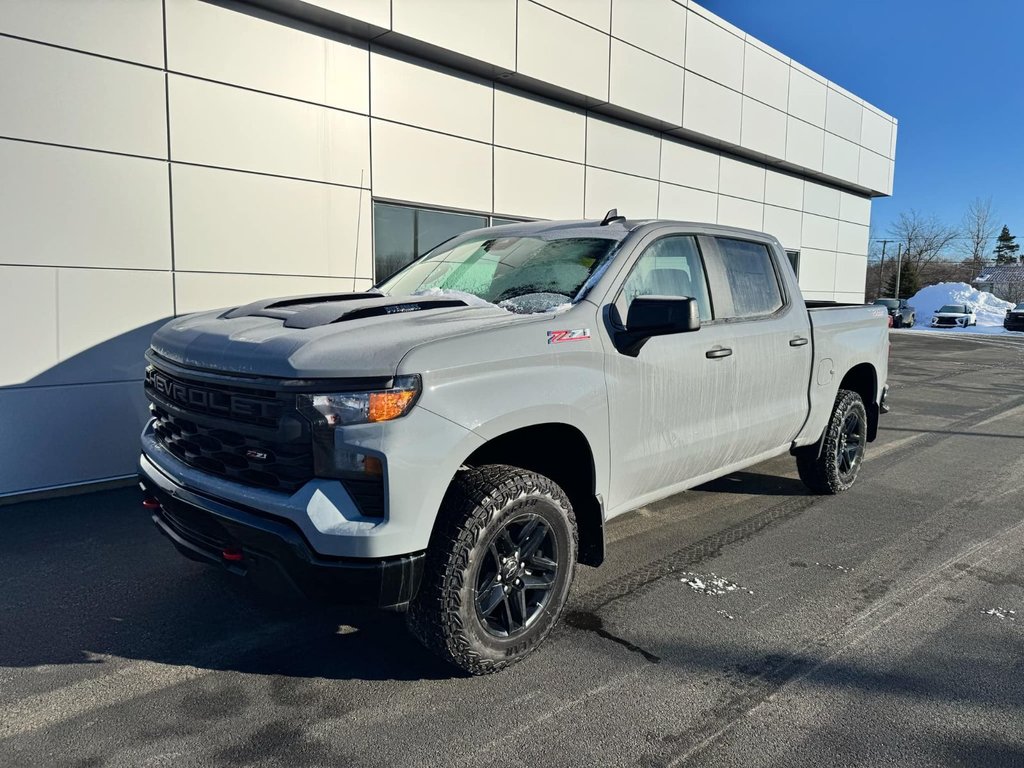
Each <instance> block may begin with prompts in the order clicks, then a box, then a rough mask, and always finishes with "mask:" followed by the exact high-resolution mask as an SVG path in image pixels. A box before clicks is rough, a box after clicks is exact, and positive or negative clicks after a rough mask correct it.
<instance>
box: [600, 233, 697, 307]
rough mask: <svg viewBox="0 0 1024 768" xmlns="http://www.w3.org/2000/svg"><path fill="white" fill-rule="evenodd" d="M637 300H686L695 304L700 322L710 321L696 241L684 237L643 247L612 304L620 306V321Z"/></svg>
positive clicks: (676, 236)
mask: <svg viewBox="0 0 1024 768" xmlns="http://www.w3.org/2000/svg"><path fill="white" fill-rule="evenodd" d="M637 296H689V297H690V298H693V299H696V300H697V306H698V308H699V310H700V319H701V320H703V321H708V320H710V319H711V302H710V300H709V299H708V286H707V280H706V279H705V277H704V265H703V264H702V263H701V260H700V251H698V250H697V242H696V240H695V239H694V238H693V237H690V236H688V235H670V236H669V237H663V238H661V239H660V240H656V241H655V242H653V243H651V244H650V245H649V246H647V249H646V250H645V251H644V252H643V253H642V254H640V258H639V259H637V262H636V264H635V265H634V266H633V271H632V272H630V273H629V277H627V278H626V282H625V283H624V284H623V286H622V293H621V294H620V297H619V301H618V302H616V304H617V305H618V304H619V303H620V302H621V306H620V307H619V310H620V314H621V316H622V317H623V318H625V317H626V316H627V313H628V311H629V305H630V304H631V303H632V301H633V299H635V298H636V297H637Z"/></svg>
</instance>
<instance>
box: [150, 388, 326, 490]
mask: <svg viewBox="0 0 1024 768" xmlns="http://www.w3.org/2000/svg"><path fill="white" fill-rule="evenodd" d="M146 395H147V397H148V398H149V400H150V402H151V406H150V410H151V411H152V413H153V417H154V419H155V421H154V423H153V429H154V432H155V434H156V438H157V440H158V441H159V442H160V444H161V445H163V447H164V448H166V449H167V450H168V452H170V453H171V455H173V456H174V457H175V458H177V459H178V460H180V461H182V462H184V463H185V464H188V465H189V466H190V467H195V468H196V469H199V470H202V471H204V472H209V473H210V474H214V475H219V476H220V477H225V478H228V479H230V480H234V481H236V482H240V483H245V484H246V485H255V486H259V487H261V488H271V489H274V490H280V491H289V492H291V491H295V490H297V489H298V488H300V487H302V485H304V484H305V483H306V482H307V481H309V480H310V479H312V477H313V473H314V471H313V448H312V440H311V437H310V432H309V425H308V423H307V422H306V421H305V419H303V418H302V416H300V415H299V414H298V412H297V411H296V410H295V396H294V395H288V394H280V395H279V394H277V393H274V392H268V391H265V390H251V389H243V388H239V389H234V388H231V387H226V386H223V385H219V384H218V385H212V384H208V383H206V382H202V383H199V382H193V381H189V380H186V379H183V378H179V377H175V376H170V375H169V374H167V373H165V372H164V371H161V370H159V369H157V368H150V369H149V370H148V371H147V373H146Z"/></svg>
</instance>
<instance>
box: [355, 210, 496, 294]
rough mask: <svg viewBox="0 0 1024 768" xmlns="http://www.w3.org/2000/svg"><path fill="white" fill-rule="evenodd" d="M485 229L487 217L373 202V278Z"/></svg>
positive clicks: (384, 274) (380, 276) (380, 277)
mask: <svg viewBox="0 0 1024 768" xmlns="http://www.w3.org/2000/svg"><path fill="white" fill-rule="evenodd" d="M486 226H489V219H488V217H487V216H474V215H471V214H465V213H450V212H448V211H434V210H430V209H429V208H412V207H409V206H403V205H391V204H388V203H374V204H373V231H374V253H373V270H374V279H375V281H376V282H380V281H381V280H384V279H385V278H388V277H390V276H391V275H393V274H394V273H395V272H397V271H398V270H400V269H401V268H402V267H404V266H405V265H406V264H408V263H409V262H411V261H413V260H414V259H415V258H416V257H418V256H421V255H422V254H424V253H426V252H427V251H429V250H430V249H431V248H433V247H434V246H436V245H440V244H441V243H443V242H444V241H445V240H448V239H449V238H452V237H455V235H459V234H462V233H463V232H466V231H468V230H470V229H480V228H481V227H486Z"/></svg>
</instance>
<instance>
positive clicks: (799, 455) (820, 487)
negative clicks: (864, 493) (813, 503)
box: [796, 389, 868, 494]
mask: <svg viewBox="0 0 1024 768" xmlns="http://www.w3.org/2000/svg"><path fill="white" fill-rule="evenodd" d="M867 436H868V414H867V409H865V408H864V401H863V400H862V399H861V396H860V395H858V394H857V393H856V392H851V391H850V390H847V389H840V390H839V392H838V394H837V395H836V402H835V405H834V406H833V407H832V416H831V417H830V418H829V422H828V426H827V427H826V428H825V433H824V434H823V435H822V436H821V439H820V440H819V441H818V442H817V443H815V444H814V445H809V446H807V447H806V448H800V449H798V450H797V451H796V468H797V472H799V474H800V479H801V480H802V481H803V483H804V485H806V486H807V487H808V488H810V489H811V490H812V491H814V492H815V493H825V494H835V493H839V492H840V491H846V490H849V488H850V487H851V486H852V485H853V483H854V482H855V481H856V479H857V474H858V473H859V472H860V467H861V464H862V463H863V461H864V448H865V446H866V445H867Z"/></svg>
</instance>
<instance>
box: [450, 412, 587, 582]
mask: <svg viewBox="0 0 1024 768" xmlns="http://www.w3.org/2000/svg"><path fill="white" fill-rule="evenodd" d="M485 464H508V465H511V466H513V467H520V468H522V469H526V470H529V471H531V472H537V473H538V474H541V475H544V476H545V477H548V478H550V479H551V480H553V481H554V482H556V483H557V484H558V485H559V486H560V487H561V488H562V490H563V491H565V494H566V496H568V497H569V502H570V503H571V504H572V508H573V511H574V513H575V515H576V525H577V527H578V529H579V554H578V557H577V560H578V561H579V562H581V563H583V564H584V565H592V566H597V565H600V564H601V562H602V561H603V560H604V510H603V508H602V501H601V497H600V495H599V494H598V492H597V467H596V465H595V461H594V452H593V450H592V449H591V447H590V442H589V441H588V440H587V437H586V435H584V434H583V432H582V431H581V430H580V429H578V428H577V427H575V426H572V425H571V424H565V423H561V422H546V423H541V424H531V425H529V426H523V427H519V428H516V429H512V430H509V431H507V432H503V433H501V434H499V435H496V436H495V437H492V438H491V439H489V440H488V441H487V442H486V443H484V444H483V445H481V446H479V447H478V448H476V449H475V450H474V451H473V452H472V453H471V454H470V455H469V456H467V457H466V459H465V461H463V465H464V466H468V467H477V466H483V465H485Z"/></svg>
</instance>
